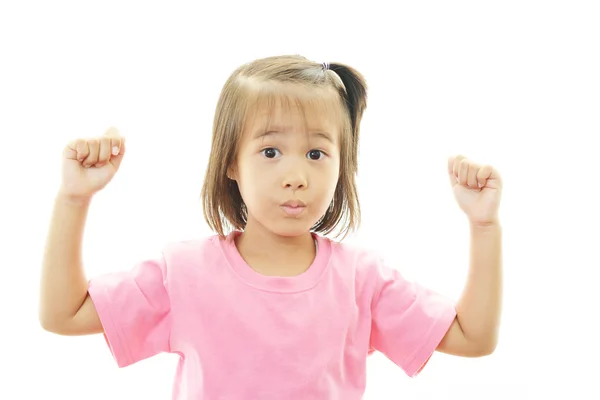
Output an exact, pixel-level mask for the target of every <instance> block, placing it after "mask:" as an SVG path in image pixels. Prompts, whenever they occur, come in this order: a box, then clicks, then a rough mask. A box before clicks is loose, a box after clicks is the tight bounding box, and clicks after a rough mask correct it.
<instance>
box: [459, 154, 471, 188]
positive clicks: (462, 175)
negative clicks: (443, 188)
mask: <svg viewBox="0 0 600 400" xmlns="http://www.w3.org/2000/svg"><path fill="white" fill-rule="evenodd" d="M468 176H469V161H468V160H467V159H466V158H463V159H462V160H461V161H460V163H458V183H460V184H461V185H463V186H467V178H468Z"/></svg>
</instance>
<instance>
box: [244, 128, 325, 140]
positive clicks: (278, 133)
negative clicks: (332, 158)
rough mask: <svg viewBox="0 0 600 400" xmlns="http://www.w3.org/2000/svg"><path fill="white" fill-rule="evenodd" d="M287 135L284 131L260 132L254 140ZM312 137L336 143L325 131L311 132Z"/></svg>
mask: <svg viewBox="0 0 600 400" xmlns="http://www.w3.org/2000/svg"><path fill="white" fill-rule="evenodd" d="M283 133H285V132H284V130H282V129H272V130H269V131H266V132H259V133H258V134H257V135H256V136H255V137H254V138H255V139H260V138H264V137H266V136H274V135H280V134H283ZM308 134H309V135H310V136H316V137H320V138H323V139H325V140H327V141H329V142H331V143H334V141H333V139H332V138H331V135H329V134H328V133H327V132H323V131H311V132H309V133H308Z"/></svg>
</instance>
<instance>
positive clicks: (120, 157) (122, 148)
mask: <svg viewBox="0 0 600 400" xmlns="http://www.w3.org/2000/svg"><path fill="white" fill-rule="evenodd" d="M120 142H121V143H120V147H119V153H118V154H117V155H116V156H111V157H110V163H111V164H112V165H114V167H115V168H119V166H120V165H121V161H123V156H124V155H125V138H121V141H120Z"/></svg>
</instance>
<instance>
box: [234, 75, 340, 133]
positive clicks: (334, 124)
mask: <svg viewBox="0 0 600 400" xmlns="http://www.w3.org/2000/svg"><path fill="white" fill-rule="evenodd" d="M249 103H250V104H249V105H248V111H247V113H246V116H247V117H246V121H245V123H244V129H243V134H244V135H245V136H250V137H252V136H256V135H261V134H263V133H265V132H269V131H275V132H292V131H293V132H302V133H306V134H310V133H325V134H327V135H329V136H330V137H331V139H332V141H336V140H337V138H338V137H339V135H340V132H341V127H342V121H343V117H342V116H343V112H342V107H341V104H340V98H339V95H338V94H337V93H336V92H335V91H334V90H333V89H324V88H314V89H313V88H311V89H308V88H303V87H294V86H291V85H279V87H267V88H263V89H262V90H259V91H257V93H255V94H254V96H252V99H251V101H250V102H249Z"/></svg>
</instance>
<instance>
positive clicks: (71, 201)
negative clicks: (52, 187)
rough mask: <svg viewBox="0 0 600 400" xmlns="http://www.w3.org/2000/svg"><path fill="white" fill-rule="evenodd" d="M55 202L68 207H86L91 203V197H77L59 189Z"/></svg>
mask: <svg viewBox="0 0 600 400" xmlns="http://www.w3.org/2000/svg"><path fill="white" fill-rule="evenodd" d="M55 200H56V201H57V202H59V203H62V204H66V205H69V206H75V207H87V206H89V205H90V203H91V202H92V196H77V195H74V194H71V193H68V192H65V191H64V190H63V189H60V190H59V191H58V193H57V194H56V198H55Z"/></svg>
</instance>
